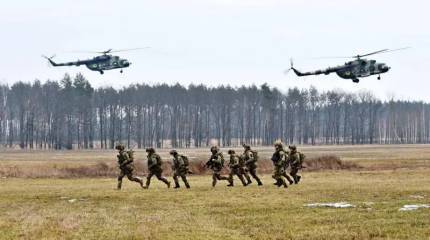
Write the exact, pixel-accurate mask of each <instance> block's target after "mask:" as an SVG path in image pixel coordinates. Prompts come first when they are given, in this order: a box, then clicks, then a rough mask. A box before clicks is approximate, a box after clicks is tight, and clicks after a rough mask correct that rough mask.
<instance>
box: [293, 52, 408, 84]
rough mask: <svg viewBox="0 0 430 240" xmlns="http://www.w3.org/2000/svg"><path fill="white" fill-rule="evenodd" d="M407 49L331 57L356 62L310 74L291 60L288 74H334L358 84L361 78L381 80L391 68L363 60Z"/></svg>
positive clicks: (310, 73) (373, 61) (300, 75)
mask: <svg viewBox="0 0 430 240" xmlns="http://www.w3.org/2000/svg"><path fill="white" fill-rule="evenodd" d="M407 48H409V47H405V48H398V49H393V50H390V49H382V50H379V51H376V52H371V53H367V54H363V55H356V56H352V57H329V58H355V60H353V61H349V62H346V63H345V64H344V65H340V66H336V67H329V68H326V69H323V70H316V71H310V72H300V71H299V70H297V69H296V68H294V66H293V61H292V60H291V67H290V68H289V69H288V70H287V71H286V73H288V72H289V71H290V70H293V71H294V73H295V74H296V75H297V76H299V77H303V76H309V75H319V74H325V75H328V74H330V73H333V72H334V73H336V74H337V75H338V76H339V77H341V78H343V79H351V80H352V81H353V82H354V83H358V82H359V81H360V80H359V78H363V77H368V76H371V75H378V78H377V79H378V80H381V74H383V73H386V72H388V71H389V70H390V67H389V66H387V65H386V64H385V63H379V62H376V61H375V60H367V59H363V58H362V57H367V56H371V55H374V54H380V53H388V52H393V51H399V50H404V49H407Z"/></svg>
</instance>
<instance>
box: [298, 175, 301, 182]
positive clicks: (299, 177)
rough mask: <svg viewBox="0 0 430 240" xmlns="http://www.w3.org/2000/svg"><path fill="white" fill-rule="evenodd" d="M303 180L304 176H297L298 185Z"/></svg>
mask: <svg viewBox="0 0 430 240" xmlns="http://www.w3.org/2000/svg"><path fill="white" fill-rule="evenodd" d="M301 178H302V176H300V175H297V183H299V182H300V179H301Z"/></svg>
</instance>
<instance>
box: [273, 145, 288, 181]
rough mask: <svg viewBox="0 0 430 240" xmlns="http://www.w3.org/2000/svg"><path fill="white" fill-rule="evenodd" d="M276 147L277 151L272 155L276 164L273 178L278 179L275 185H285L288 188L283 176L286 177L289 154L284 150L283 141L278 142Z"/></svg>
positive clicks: (274, 164)
mask: <svg viewBox="0 0 430 240" xmlns="http://www.w3.org/2000/svg"><path fill="white" fill-rule="evenodd" d="M275 149H276V150H275V153H274V154H273V156H272V161H273V166H274V169H273V175H272V178H273V179H275V180H276V183H275V185H277V186H278V187H280V186H284V187H285V188H287V187H288V185H287V183H285V180H284V179H283V177H285V166H286V164H287V160H288V159H287V158H288V155H287V153H286V152H285V151H284V149H283V146H282V144H281V143H276V144H275Z"/></svg>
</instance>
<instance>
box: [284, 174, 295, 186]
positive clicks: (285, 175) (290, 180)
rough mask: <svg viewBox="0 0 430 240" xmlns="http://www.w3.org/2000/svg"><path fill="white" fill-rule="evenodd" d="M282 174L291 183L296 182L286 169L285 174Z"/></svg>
mask: <svg viewBox="0 0 430 240" xmlns="http://www.w3.org/2000/svg"><path fill="white" fill-rule="evenodd" d="M282 176H283V177H285V178H286V179H287V181H288V182H289V183H290V184H293V183H294V182H293V180H292V179H291V177H290V176H288V174H287V172H286V171H284V174H282Z"/></svg>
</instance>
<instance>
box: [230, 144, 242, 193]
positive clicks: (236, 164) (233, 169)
mask: <svg viewBox="0 0 430 240" xmlns="http://www.w3.org/2000/svg"><path fill="white" fill-rule="evenodd" d="M228 154H229V155H230V162H229V163H228V167H229V168H230V174H229V176H228V177H229V178H230V184H229V185H227V186H229V187H233V186H234V183H233V175H236V176H237V177H238V178H239V179H240V181H241V182H242V185H243V186H246V185H247V183H246V182H245V179H244V178H243V167H241V164H240V162H241V161H242V160H241V159H240V157H239V156H238V155H237V154H236V153H235V151H234V150H228ZM242 162H243V161H242Z"/></svg>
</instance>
